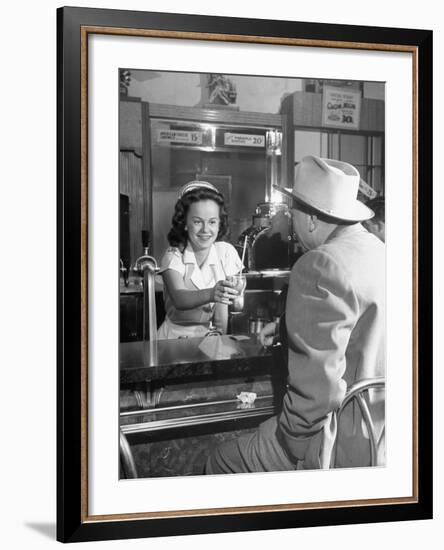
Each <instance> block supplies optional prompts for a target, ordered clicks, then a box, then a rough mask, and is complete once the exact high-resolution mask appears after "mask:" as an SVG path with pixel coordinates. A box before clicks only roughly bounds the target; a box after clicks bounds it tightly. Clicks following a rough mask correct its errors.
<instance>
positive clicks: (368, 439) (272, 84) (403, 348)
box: [57, 7, 433, 542]
mask: <svg viewBox="0 0 444 550" xmlns="http://www.w3.org/2000/svg"><path fill="white" fill-rule="evenodd" d="M57 15H58V21H57V25H58V29H57V30H58V384H57V391H58V428H57V429H58V460H57V465H58V506H57V509H58V519H57V538H58V540H60V541H63V542H75V541H88V540H105V539H122V538H136V537H156V536H171V535H180V534H198V533H216V532H226V531H247V530H263V529H282V528H290V527H299V526H301V527H302V526H322V525H332V524H351V523H368V522H382V521H401V520H412V519H427V518H431V517H432V369H431V364H432V317H433V316H432V186H431V184H430V182H431V181H432V107H431V106H432V32H431V31H427V30H417V29H415V30H413V29H398V28H396V29H395V28H382V27H377V28H376V27H362V26H360V27H355V26H347V25H327V24H319V23H303V22H294V21H277V20H276V21H270V20H259V19H237V18H225V17H209V16H200V15H186V14H166V13H147V12H133V11H118V10H105V9H88V8H75V7H72V8H60V9H59V10H58V14H57Z"/></svg>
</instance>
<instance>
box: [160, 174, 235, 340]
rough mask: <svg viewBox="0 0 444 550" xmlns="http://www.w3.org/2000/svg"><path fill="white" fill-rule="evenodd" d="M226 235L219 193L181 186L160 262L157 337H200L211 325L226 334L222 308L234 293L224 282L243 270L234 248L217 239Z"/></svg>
mask: <svg viewBox="0 0 444 550" xmlns="http://www.w3.org/2000/svg"><path fill="white" fill-rule="evenodd" d="M227 231H228V217H227V213H226V210H225V204H224V198H223V196H222V195H221V193H219V192H218V190H217V189H216V187H214V185H212V184H211V183H207V182H204V181H192V182H190V183H187V184H186V185H185V186H184V187H183V188H182V189H181V191H180V194H179V198H178V201H177V203H176V205H175V208H174V215H173V219H172V228H171V230H170V232H169V233H168V242H169V244H170V247H169V248H168V249H167V251H166V252H165V254H164V256H163V258H162V261H161V274H162V277H163V281H164V301H165V311H166V317H165V321H164V322H163V324H162V325H161V327H160V328H159V330H158V333H157V336H158V338H159V339H169V338H183V337H190V338H191V337H198V336H205V334H207V332H208V330H209V329H210V326H211V325H212V324H213V325H214V326H215V327H216V328H217V329H218V330H219V331H221V332H222V333H225V332H226V331H227V323H228V305H229V304H230V303H231V299H232V298H233V297H234V296H235V295H236V294H237V291H236V290H234V288H232V283H230V282H229V280H227V278H228V277H230V276H231V275H234V274H236V273H239V272H240V271H241V270H242V268H243V266H242V262H241V260H240V258H239V255H238V253H237V252H236V249H235V248H234V247H233V246H232V245H231V244H229V243H227V242H223V241H222V240H221V239H223V238H224V237H225V235H226V234H227Z"/></svg>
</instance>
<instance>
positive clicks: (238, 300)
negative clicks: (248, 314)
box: [228, 273, 247, 313]
mask: <svg viewBox="0 0 444 550" xmlns="http://www.w3.org/2000/svg"><path fill="white" fill-rule="evenodd" d="M228 280H229V281H230V282H231V283H232V284H233V288H234V289H235V290H237V291H238V293H239V294H238V295H237V296H234V297H233V303H232V304H231V305H230V311H231V313H240V312H241V311H243V309H244V291H245V287H246V286H247V278H246V276H245V275H244V274H242V273H238V274H237V275H232V276H231V277H229V278H228Z"/></svg>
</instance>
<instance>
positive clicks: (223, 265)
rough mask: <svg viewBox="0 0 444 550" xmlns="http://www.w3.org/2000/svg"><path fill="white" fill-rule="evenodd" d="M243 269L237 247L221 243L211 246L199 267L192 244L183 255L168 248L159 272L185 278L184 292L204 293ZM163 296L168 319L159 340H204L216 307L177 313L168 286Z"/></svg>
mask: <svg viewBox="0 0 444 550" xmlns="http://www.w3.org/2000/svg"><path fill="white" fill-rule="evenodd" d="M242 267H243V266H242V262H241V260H240V258H239V255H238V253H237V251H236V249H235V248H234V246H232V245H231V244H229V243H226V242H223V241H218V242H215V243H214V244H212V245H211V248H210V251H209V253H208V256H207V258H206V260H205V262H204V263H203V264H202V265H201V266H200V267H199V265H198V263H197V261H196V256H195V255H194V251H193V249H192V248H191V245H190V244H188V245H187V247H186V248H185V250H184V251H183V252H181V251H180V250H179V249H178V248H176V247H170V248H168V249H167V251H166V252H165V254H164V256H163V258H162V261H161V264H160V268H161V271H160V272H161V273H163V272H164V271H167V270H168V269H173V270H174V271H177V272H178V273H180V274H181V275H182V276H183V281H184V285H185V288H187V289H189V290H202V289H204V288H212V287H213V286H214V285H215V284H216V283H217V282H218V281H220V280H223V279H225V278H226V277H228V276H230V275H234V274H236V273H239V271H241V270H242ZM163 296H164V302H165V311H166V317H165V321H164V322H163V323H162V325H161V326H160V328H159V330H158V331H157V337H158V339H159V340H165V339H170V338H179V337H189V338H192V337H198V336H205V334H206V333H207V332H208V328H209V326H210V321H211V320H212V318H213V315H214V306H215V304H214V303H208V304H204V305H202V306H199V307H196V308H193V309H187V310H178V309H176V308H175V307H174V304H173V301H172V300H171V297H170V295H169V293H168V289H167V287H166V285H165V288H164V293H163Z"/></svg>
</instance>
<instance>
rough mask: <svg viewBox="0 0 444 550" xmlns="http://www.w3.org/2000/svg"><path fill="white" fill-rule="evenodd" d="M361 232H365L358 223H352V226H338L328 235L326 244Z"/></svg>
mask: <svg viewBox="0 0 444 550" xmlns="http://www.w3.org/2000/svg"><path fill="white" fill-rule="evenodd" d="M362 231H367V230H366V229H365V228H364V227H363V226H362V225H361V224H360V223H354V224H352V225H338V226H337V227H336V229H335V230H334V231H332V232H331V233H330V235H329V236H328V238H327V240H326V241H325V242H326V243H328V242H330V241H332V240H333V239H337V238H338V237H340V236H343V235H353V234H355V233H361V232H362Z"/></svg>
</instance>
